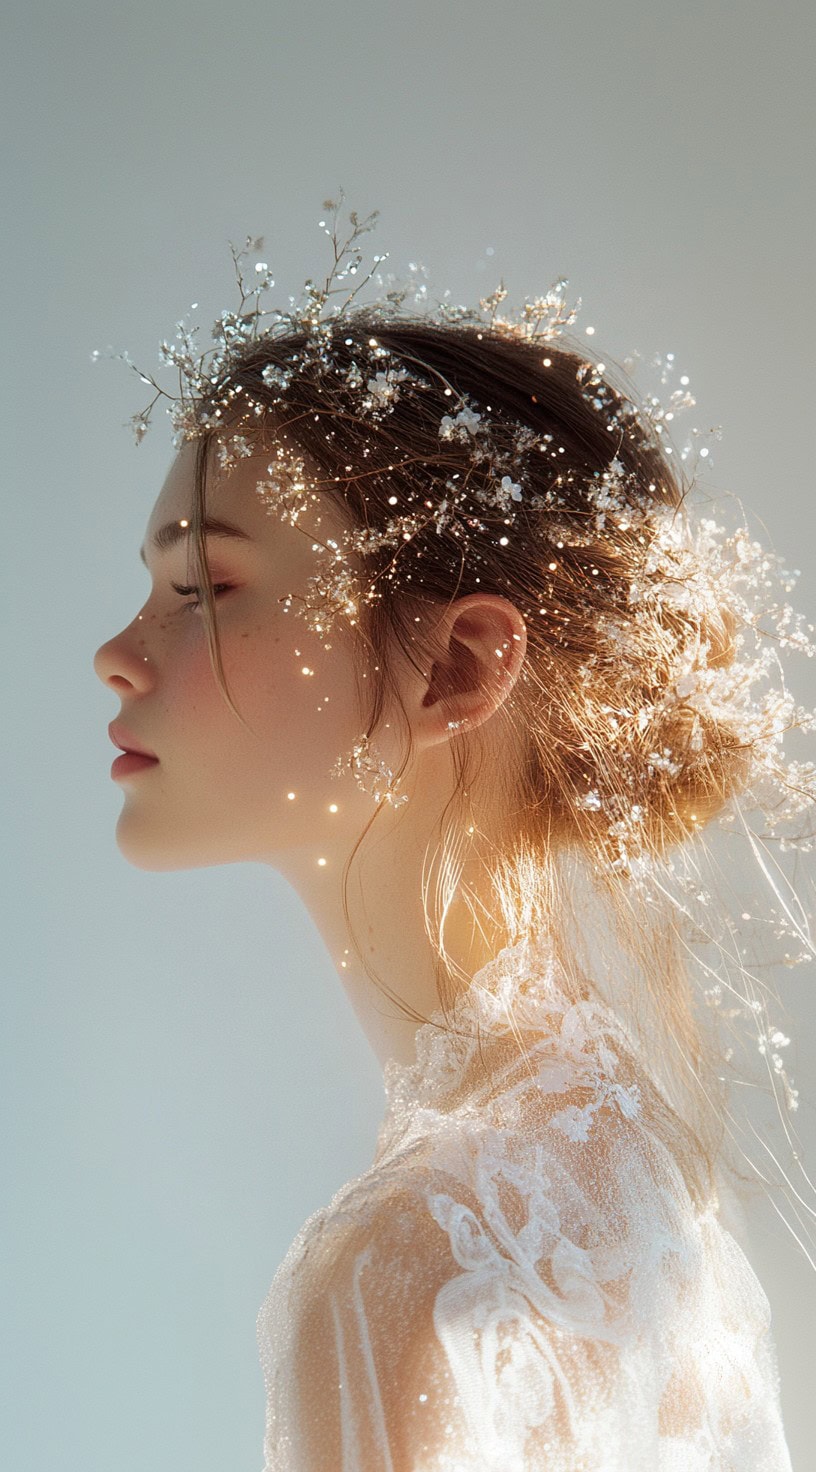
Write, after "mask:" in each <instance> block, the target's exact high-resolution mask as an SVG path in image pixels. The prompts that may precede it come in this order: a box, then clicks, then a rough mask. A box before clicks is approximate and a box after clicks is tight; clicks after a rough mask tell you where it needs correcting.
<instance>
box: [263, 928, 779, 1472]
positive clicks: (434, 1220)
mask: <svg viewBox="0 0 816 1472" xmlns="http://www.w3.org/2000/svg"><path fill="white" fill-rule="evenodd" d="M511 1018H512V1024H513V1025H512V1026H511V1021H510V1019H511ZM434 1024H438V1026H434ZM455 1026H456V1029H457V1031H456V1033H455V1035H453V1036H451V1035H450V1034H449V1033H447V1032H446V1031H445V1021H444V1016H443V1014H442V1013H441V1012H437V1013H435V1014H433V1016H432V1018H431V1021H430V1022H429V1023H426V1024H423V1026H421V1027H420V1028H419V1030H418V1032H417V1035H416V1052H415V1062H414V1063H413V1064H412V1065H411V1066H409V1067H406V1066H404V1065H401V1064H398V1063H397V1062H396V1060H394V1059H391V1060H389V1062H388V1063H387V1065H386V1068H385V1075H384V1082H385V1094H386V1109H385V1114H384V1117H383V1121H382V1124H381V1126H380V1130H379V1135H378V1139H377V1147H376V1152H375V1155H374V1160H373V1162H372V1164H371V1165H370V1167H369V1168H368V1169H367V1170H365V1171H364V1172H363V1173H362V1174H361V1175H360V1176H357V1177H356V1178H355V1179H353V1180H351V1181H349V1182H348V1183H347V1184H346V1185H345V1186H343V1187H342V1188H341V1190H339V1191H338V1192H337V1193H336V1195H335V1196H334V1197H333V1199H332V1200H331V1201H330V1202H329V1204H328V1205H327V1206H325V1207H322V1208H321V1209H320V1210H318V1211H316V1212H314V1213H313V1214H312V1216H310V1217H309V1219H308V1220H307V1221H306V1222H305V1223H304V1225H303V1227H302V1228H301V1229H300V1231H299V1232H298V1234H297V1236H296V1237H295V1240H294V1241H293V1243H292V1245H291V1247H290V1248H289V1251H288V1252H287V1254H286V1256H285V1258H284V1260H283V1262H282V1263H281V1264H280V1267H279V1268H278V1271H277V1272H276V1274H275V1277H274V1280H273V1282H272V1286H271V1288H270V1290H269V1293H268V1295H267V1298H266V1300H265V1302H264V1304H263V1306H262V1308H261V1310H260V1313H259V1315H258V1340H259V1347H260V1353H261V1362H262V1366H263V1372H264V1380H265V1387H266V1429H265V1438H264V1453H265V1464H264V1469H263V1472H533V1469H536V1472H539V1469H540V1472H545V1469H546V1472H703V1469H706V1472H714V1469H716V1472H760V1469H761V1472H790V1469H791V1463H790V1457H789V1454H788V1450H787V1446H786V1442H785V1435H784V1430H783V1426H782V1420H781V1414H780V1405H779V1382H778V1372H777V1364H776V1357H775V1349H774V1344H773V1340H772V1337H771V1330H770V1311H769V1305H768V1300H767V1297H766V1295H765V1294H764V1292H763V1290H762V1287H761V1285H760V1284H759V1282H758V1280H757V1277H756V1275H755V1273H754V1272H753V1270H752V1268H751V1266H750V1265H749V1262H748V1260H747V1258H746V1256H745V1254H744V1253H743V1251H742V1249H741V1248H740V1246H739V1245H738V1243H737V1241H736V1239H735V1237H734V1236H733V1235H732V1234H731V1232H730V1231H729V1230H728V1229H727V1227H726V1226H725V1224H724V1222H723V1220H722V1219H721V1213H720V1211H719V1208H718V1204H717V1202H716V1200H710V1201H708V1202H707V1203H706V1205H705V1206H704V1207H702V1208H701V1207H700V1206H699V1205H695V1204H694V1202H693V1200H692V1196H691V1195H690V1193H689V1190H688V1188H687V1185H686V1182H685V1180H684V1177H683V1175H682V1173H681V1171H680V1169H679V1167H678V1165H677V1162H676V1160H675V1158H674V1156H673V1154H672V1151H671V1149H670V1148H669V1147H668V1145H667V1144H666V1142H665V1140H664V1139H663V1138H662V1137H661V1133H660V1131H659V1130H656V1129H655V1128H654V1127H653V1125H652V1124H651V1123H650V1120H651V1111H650V1110H648V1109H647V1108H645V1105H646V1103H647V1100H649V1099H651V1098H652V1097H653V1095H652V1092H651V1091H652V1084H651V1082H650V1080H649V1078H648V1077H647V1074H646V1071H645V1068H644V1066H643V1065H642V1063H641V1065H639V1066H638V1065H635V1064H634V1062H633V1059H634V1056H635V1055H634V1053H633V1051H632V1050H631V1045H630V1042H629V1040H628V1038H627V1036H626V1034H625V1033H624V1031H623V1029H622V1027H621V1025H620V1023H619V1022H618V1020H617V1019H616V1017H615V1016H614V1014H613V1013H612V1012H611V1011H610V1010H609V1009H608V1008H607V1007H605V1006H603V1005H602V1004H600V1002H598V1001H597V1000H590V999H587V998H585V999H583V1000H578V1001H570V1000H568V998H567V996H566V995H565V993H564V992H563V991H562V990H561V989H560V988H559V985H558V982H557V978H556V973H555V970H554V967H553V965H552V963H551V960H550V958H549V956H548V954H547V952H546V949H545V948H544V947H543V946H541V945H540V944H535V945H534V944H533V943H531V942H527V941H524V942H522V943H520V944H519V945H517V946H512V947H507V948H505V949H504V950H502V951H501V952H500V953H499V955H498V956H497V957H496V958H495V960H494V961H492V962H491V963H490V964H489V965H488V966H486V967H484V968H483V969H482V970H481V971H479V972H477V973H476V975H475V976H474V978H473V980H472V982H471V984H470V986H469V988H468V990H467V992H466V994H465V996H464V998H463V999H462V1001H461V1004H460V1005H459V1007H458V1008H457V1011H456V1014H455Z"/></svg>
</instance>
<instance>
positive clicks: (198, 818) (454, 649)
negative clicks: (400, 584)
mask: <svg viewBox="0 0 816 1472" xmlns="http://www.w3.org/2000/svg"><path fill="white" fill-rule="evenodd" d="M194 459H195V446H194V445H193V444H192V443H190V442H186V443H185V444H183V445H182V447H181V449H180V450H179V452H178V454H177V456H176V458H175V460H174V461H173V463H172V465H171V467H170V470H169V472H168V474H167V477H166V479H165V482H164V485H163V486H162V489H161V491H160V493H159V496H158V498H157V500H156V503H155V506H154V507H153V511H152V512H151V515H150V518H149V521H148V526H147V530H146V536H145V542H144V547H145V556H146V558H147V563H148V569H149V572H150V575H151V584H152V586H151V590H150V593H149V595H148V598H147V600H146V602H145V603H144V604H143V605H142V607H141V609H139V611H138V612H137V613H136V614H135V615H134V617H133V618H132V620H131V621H130V623H128V624H127V625H126V627H125V628H123V629H122V630H121V632H120V633H118V634H116V635H114V637H113V638H111V639H109V640H108V641H107V642H106V643H104V644H102V645H101V647H100V648H99V649H98V650H97V652H96V655H95V657H94V669H95V671H96V674H97V675H98V677H99V679H100V680H102V682H103V683H104V684H105V685H107V686H108V687H109V688H110V690H111V691H112V692H113V694H115V695H116V696H117V697H118V700H119V705H118V707H117V709H116V710H114V711H112V713H111V714H112V718H115V719H119V720H121V722H122V724H123V725H124V726H125V727H126V729H127V730H128V731H129V732H130V734H131V735H132V736H133V737H134V739H136V740H137V741H138V742H139V743H140V744H142V745H144V746H146V747H147V748H148V749H149V750H151V751H154V752H155V753H156V754H157V756H158V758H159V762H158V764H157V765H156V766H153V767H150V768H146V769H144V770H142V771H140V772H137V773H134V774H132V775H131V776H130V777H126V778H124V779H122V780H121V781H120V783H119V786H120V788H121V791H122V794H123V797H124V804H123V807H122V810H121V813H120V815H119V819H118V822H117V827H116V841H117V845H118V847H119V849H120V852H121V853H122V855H123V856H124V857H125V858H126V859H127V860H128V862H130V863H131V864H133V865H135V866H136V867H137V868H140V869H148V870H176V869H191V868H198V867H202V866H207V865H212V864H227V863H239V862H244V861H246V862H254V863H258V862H260V863H265V864H269V865H271V866H272V867H273V868H274V869H276V870H278V872H279V873H281V874H282V875H283V876H284V877H285V878H286V879H288V880H289V882H290V883H291V884H292V885H293V886H294V888H295V890H296V891H297V893H298V895H299V896H300V898H301V900H302V902H303V904H304V905H305V906H306V908H307V910H308V911H309V913H310V915H311V916H312V919H313V920H314V923H315V925H316V926H317V928H318V930H319V931H320V934H321V936H322V938H323V940H324V943H325V945H326V948H327V950H328V952H329V954H330V955H331V957H332V959H333V961H334V964H335V966H336V967H337V971H338V975H339V976H340V979H341V982H342V984H343V987H344V989H345V991H346V994H347V996H348V998H349V1000H350V1002H351V1004H352V1006H353V1008H354V1010H355V1013H356V1015H357V1017H358V1020H359V1022H360V1025H361V1026H362V1027H363V1030H364V1032H365V1034H366V1036H367V1038H368V1039H369V1042H370V1044H371V1046H372V1048H373V1049H374V1051H375V1053H376V1055H377V1057H378V1058H379V1059H380V1061H381V1062H384V1061H385V1059H386V1058H387V1057H389V1056H394V1057H396V1058H398V1059H399V1060H400V1061H402V1062H411V1061H412V1059H413V1056H414V1055H413V1037H414V1032H415V1030H416V1026H417V1024H416V1022H414V1021H413V1020H412V1019H410V1018H405V1017H404V1016H402V1015H401V1014H400V1013H399V1011H398V1009H397V1007H396V1006H395V1005H394V1004H393V1003H392V1002H391V1001H389V1000H388V998H387V997H385V996H383V994H382V992H381V991H380V990H378V988H377V987H376V985H375V984H374V983H373V982H372V980H371V979H370V977H369V976H367V975H366V972H365V970H364V968H363V966H362V964H361V963H360V961H359V959H358V957H357V955H356V953H355V951H354V948H353V945H352V941H351V938H350V935H349V932H348V928H347V925H346V921H345V918H344V915H343V909H342V898H341V895H342V890H341V885H342V871H343V865H344V863H345V861H346V860H347V858H348V856H349V855H350V853H351V851H352V849H353V847H354V844H355V842H356V841H357V839H358V838H359V835H360V833H361V832H362V830H363V828H364V827H365V825H366V823H367V822H368V820H369V819H370V817H371V815H372V813H373V812H374V809H375V807H376V803H375V800H374V798H373V797H372V796H371V795H369V794H366V793H364V792H362V791H360V789H359V787H358V786H357V783H356V781H355V779H354V776H353V775H352V773H351V772H349V771H346V772H344V773H343V775H342V776H340V777H337V776H331V775H330V772H331V768H332V767H333V766H334V764H335V762H336V761H337V759H338V757H341V756H343V757H347V756H348V755H349V754H350V752H351V748H352V746H353V743H354V742H355V741H356V740H357V739H359V737H360V736H361V734H362V732H363V730H364V728H365V727H364V716H363V713H362V712H361V710H360V708H359V706H358V699H359V697H358V693H357V682H356V679H355V640H354V633H353V630H351V629H349V628H347V627H345V626H344V624H343V622H342V620H338V621H337V622H336V623H335V625H334V627H333V628H332V630H331V632H330V634H329V635H328V637H326V636H323V637H322V638H321V636H318V635H316V634H313V633H311V632H310V631H309V629H308V627H307V625H306V623H305V621H304V619H303V618H302V617H299V616H298V614H297V612H296V608H297V606H298V605H297V603H295V604H293V606H292V607H291V608H290V609H289V610H288V611H287V609H286V605H285V602H284V601H283V600H285V598H286V595H287V594H290V593H291V594H293V595H300V596H302V597H305V596H306V595H307V591H308V590H307V581H308V579H309V577H310V576H311V575H312V574H313V573H314V572H315V570H316V561H315V556H314V553H313V551H312V543H313V540H314V539H320V541H321V542H325V540H326V539H327V538H328V537H331V536H334V537H337V536H338V535H339V533H340V532H341V530H342V528H343V525H344V523H343V521H342V519H341V515H340V512H339V511H338V509H337V508H335V507H334V506H333V505H331V504H330V503H328V502H322V503H321V504H320V507H319V508H318V507H312V508H310V509H309V512H308V515H307V516H305V517H302V518H301V521H300V526H299V527H292V526H289V525H287V524H286V523H285V522H283V521H282V520H281V519H280V518H279V516H278V515H277V514H275V513H274V512H273V513H270V511H269V510H268V509H267V507H266V506H265V505H264V503H263V501H262V500H261V498H260V497H259V495H258V493H257V491H256V489H255V486H256V482H257V481H258V480H259V479H261V478H262V477H263V476H264V473H265V467H266V465H267V463H268V461H269V455H268V452H267V453H265V454H256V455H253V456H250V457H247V458H245V459H243V460H240V461H239V462H238V464H237V465H236V467H235V468H234V469H233V470H232V471H231V472H230V473H229V474H228V475H226V476H222V475H220V474H219V473H218V472H217V471H213V470H211V472H210V475H209V478H208V496H207V511H208V514H209V515H211V516H221V517H222V518H224V519H226V520H228V521H230V522H232V523H234V524H237V525H238V526H240V527H241V528H242V529H243V530H245V531H246V532H248V533H249V535H250V537H251V538H252V540H251V542H247V543H244V542H237V541H233V540H226V539H223V538H219V537H209V538H208V555H209V561H210V572H211V579H212V583H213V585H218V584H221V583H224V584H229V585H231V586H230V588H229V591H225V592H216V594H215V597H216V610H217V616H218V625H219V633H220V639H221V651H222V659H223V665H224V670H225V673H226V678H227V683H228V688H229V690H230V694H231V696H232V699H233V701H234V703H235V704H236V706H237V708H238V710H239V711H240V712H241V715H242V716H243V718H244V720H245V721H246V722H247V723H248V725H249V726H250V728H251V731H247V730H246V729H244V727H242V726H241V724H240V723H239V722H238V721H237V720H236V718H235V716H234V715H233V713H232V711H231V710H230V709H229V707H228V705H227V704H226V702H225V701H224V699H223V697H222V695H221V693H220V691H219V689H218V686H217V684H216V680H215V676H214V675H213V672H212V669H211V666H210V659H209V654H208V650H207V641H206V634H205V629H204V623H203V619H202V616H201V614H200V612H197V611H196V610H194V609H191V608H188V607H185V606H184V605H185V603H189V602H190V599H185V598H182V597H180V596H179V595H178V594H177V593H176V592H175V591H174V590H173V588H172V587H171V581H172V582H176V583H180V584H185V585H190V584H192V583H194V582H195V578H194V576H193V575H192V574H191V564H188V551H189V547H188V541H187V539H186V538H185V540H184V541H182V542H180V543H179V544H177V546H175V547H174V548H171V549H169V550H166V551H163V552H158V551H156V550H155V549H154V548H153V547H152V545H151V539H152V537H153V534H154V533H155V531H157V530H158V528H159V527H160V526H163V525H164V524H165V523H166V522H168V521H174V520H181V519H184V518H187V519H188V520H189V519H190V518H191V510H192V487H193V467H194ZM301 528H302V529H301ZM304 533H305V534H304ZM193 596H194V595H193ZM431 627H433V637H434V644H433V650H432V652H433V658H432V659H431V660H429V661H428V663H429V665H430V668H428V669H427V670H424V669H423V671H422V674H421V675H420V674H419V673H418V672H417V671H416V670H415V669H414V668H413V667H412V666H411V665H410V664H409V663H408V661H406V660H405V659H404V657H403V656H402V655H400V656H399V660H398V670H399V681H400V690H401V694H402V698H403V701H404V703H405V706H406V711H407V717H408V720H409V722H410V726H411V729H412V732H413V736H414V740H415V743H416V747H417V752H416V756H415V758H414V761H413V763H412V765H411V767H410V768H409V769H408V771H407V772H406V774H405V776H404V777H403V779H402V786H401V788H400V791H404V792H407V793H408V795H409V801H408V802H407V803H406V804H404V805H402V806H401V807H399V808H393V807H391V805H390V804H386V805H385V807H384V809H383V811H382V812H381V813H380V814H379V816H378V817H377V819H376V821H375V823H374V825H373V827H372V829H371V832H370V833H369V834H368V835H367V836H366V838H365V840H364V843H363V845H362V848H361V849H360V850H358V853H357V854H356V855H355V858H354V862H353V865H352V871H351V880H350V883H349V889H348V903H349V909H350V913H351V917H352V922H353V925H354V931H355V934H356V936H357V939H358V942H359V944H360V945H361V947H363V949H364V951H365V953H366V955H367V958H368V961H369V964H370V965H371V966H372V967H373V968H374V971H375V973H376V975H377V976H378V977H379V978H380V979H381V981H382V982H383V983H385V985H386V986H387V987H388V988H390V989H391V990H392V992H394V993H395V994H396V995H397V996H398V997H400V999H401V1000H402V1001H403V1002H405V1003H407V1004H408V1005H410V1006H411V1007H413V1008H414V1009H415V1010H417V1011H419V1012H421V1013H422V1015H423V1016H427V1015H428V1013H429V1012H430V1011H432V1010H434V1009H435V1008H436V1007H438V1005H439V1000H438V995H437V990H436V982H435V977H434V971H433V965H432V954H433V953H432V948H431V943H430V941H429V939H428V937H427V935H426V933H425V926H424V919H423V912H422V903H421V894H422V868H423V856H424V855H425V853H426V849H427V851H428V853H427V858H426V864H427V863H428V862H429V861H430V856H431V854H432V852H433V849H434V848H435V846H436V837H435V834H436V830H437V824H438V822H439V819H440V817H441V814H442V812H443V809H444V806H445V803H446V801H447V799H448V797H449V795H450V793H451V791H452V789H453V779H454V768H453V765H452V760H451V739H452V737H451V733H450V732H449V731H448V729H447V723H448V721H451V720H461V719H463V718H464V717H466V718H467V721H468V726H467V727H466V730H469V729H473V728H475V727H476V726H478V725H481V724H482V723H484V722H489V721H490V717H491V716H492V715H493V714H494V713H495V712H496V710H497V709H498V707H499V705H500V704H501V703H502V701H503V700H504V699H505V698H506V696H507V694H508V693H509V692H510V690H511V689H512V687H513V684H514V683H515V680H516V679H517V678H518V675H519V672H520V669H521V666H522V663H523V659H524V654H525V648H526V630H525V624H524V620H523V618H522V616H521V614H520V613H519V612H518V610H517V609H516V608H515V606H514V605H513V604H512V603H511V602H510V601H509V600H507V599H505V598H502V597H500V596H498V595H494V594H488V593H484V594H482V593H479V594H472V595H468V596H467V597H464V598H460V599H458V600H456V601H455V602H454V603H453V604H452V605H451V606H450V608H448V609H445V608H444V607H443V605H439V613H438V615H437V614H436V613H435V612H434V614H433V624H432V625H431ZM499 650H500V651H501V653H500V654H498V653H497V651H499ZM418 663H421V661H418ZM304 671H307V673H304ZM387 719H388V722H389V724H388V726H387V727H381V728H380V729H379V731H378V732H377V733H376V735H375V736H374V737H373V738H372V739H373V742H374V745H375V748H376V751H377V753H378V754H379V755H381V756H382V757H383V758H384V760H385V761H386V762H387V763H388V765H389V767H391V769H392V770H396V769H397V767H398V765H399V764H400V760H401V754H402V751H403V749H404V739H403V737H402V736H401V734H400V733H401V732H403V730H404V726H403V717H402V715H401V712H399V711H398V710H397V711H394V712H391V711H389V713H388V717H387ZM496 727H497V723H494V731H495V730H496ZM483 734H484V735H485V736H486V737H487V739H488V744H489V747H490V750H489V755H488V757H487V759H486V760H485V764H484V768H483V771H482V774H481V776H480V779H479V781H480V786H479V788H476V787H475V786H474V788H473V791H472V797H473V799H474V801H476V800H478V801H479V802H480V803H481V804H482V806H479V807H477V808H476V811H477V812H478V813H479V815H480V824H481V826H482V827H486V826H487V823H486V821H485V818H489V819H490V820H493V819H497V820H498V819H499V814H497V813H494V812H492V810H491V809H490V804H489V794H490V792H491V790H493V791H495V780H494V781H493V782H492V783H491V773H492V775H493V778H494V779H495V769H494V767H493V762H500V761H501V760H502V758H503V757H504V758H505V759H506V732H505V735H504V743H505V749H504V751H503V752H502V751H499V750H498V749H494V748H495V747H496V746H497V743H496V742H494V743H493V745H492V746H490V736H491V733H490V730H489V727H488V728H486V730H485V732H484V733H483ZM460 739H461V738H460ZM465 739H468V738H467V737H466V738H465ZM290 793H293V794H294V797H290V796H289V794H290ZM333 809H336V811H335V810H333ZM483 815H484V816H483ZM488 831H489V830H488ZM429 845H430V846H429ZM479 872H480V866H479V862H478V857H477V858H476V859H475V860H474V861H473V862H472V863H471V864H470V865H469V866H468V868H467V869H466V871H465V877H466V878H467V880H468V882H469V883H470V884H471V886H472V887H473V888H474V889H475V890H476V892H477V893H479V894H484V898H485V902H486V903H487V895H486V894H485V892H484V891H483V890H482V889H481V888H480V885H479ZM445 938H446V945H447V948H448V951H449V952H450V954H451V955H452V957H453V959H454V960H455V961H456V963H457V964H458V965H459V966H461V967H462V968H463V970H464V971H465V973H466V975H467V976H470V975H472V973H473V971H474V970H475V969H476V968H477V967H478V966H480V965H482V964H483V963H484V962H485V961H487V960H489V959H490V957H491V956H492V955H494V954H495V952H496V950H497V949H498V948H499V947H500V946H501V945H504V944H506V943H507V940H508V937H507V936H506V935H504V934H503V933H502V931H501V930H500V929H498V928H496V927H493V928H491V930H490V932H489V934H488V935H487V936H486V935H484V934H481V933H479V932H474V925H473V921H472V918H471V916H470V914H469V912H468V911H467V909H466V907H465V906H464V904H460V903H459V902H457V905H455V906H454V908H453V910H452V911H451V913H450V917H449V920H448V922H447V923H446V929H445Z"/></svg>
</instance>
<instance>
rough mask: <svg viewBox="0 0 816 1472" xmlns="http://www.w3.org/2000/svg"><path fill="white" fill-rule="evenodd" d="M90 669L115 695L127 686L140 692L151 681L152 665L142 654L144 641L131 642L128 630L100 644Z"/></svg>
mask: <svg viewBox="0 0 816 1472" xmlns="http://www.w3.org/2000/svg"><path fill="white" fill-rule="evenodd" d="M93 667H94V673H95V674H96V675H97V677H98V678H99V679H100V680H101V681H102V684H103V685H107V686H108V687H109V688H110V689H111V690H115V691H117V692H118V691H121V690H123V689H126V688H128V687H132V688H133V689H134V690H143V689H146V688H147V687H148V686H149V685H150V684H151V683H152V680H153V674H152V662H151V661H150V659H149V658H148V656H147V655H146V654H145V649H144V641H143V640H141V639H138V640H137V639H134V634H133V629H132V627H131V628H129V629H123V631H122V633H121V634H115V635H114V637H113V638H112V639H108V640H107V642H106V643H105V644H100V646H99V648H98V649H97V651H96V654H95V655H94V657H93Z"/></svg>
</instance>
